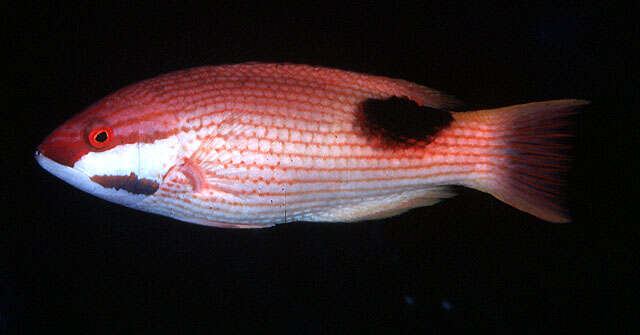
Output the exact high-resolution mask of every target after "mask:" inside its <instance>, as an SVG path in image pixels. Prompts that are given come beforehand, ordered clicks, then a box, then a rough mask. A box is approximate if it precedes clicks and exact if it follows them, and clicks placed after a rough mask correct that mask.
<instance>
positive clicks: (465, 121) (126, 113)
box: [36, 63, 585, 227]
mask: <svg viewBox="0 0 640 335" xmlns="http://www.w3.org/2000/svg"><path fill="white" fill-rule="evenodd" d="M390 97H399V98H401V99H408V100H411V101H413V102H414V103H415V105H416V108H422V107H420V106H423V107H424V108H427V107H429V108H436V109H444V110H447V109H450V108H453V107H456V106H459V103H458V102H457V101H456V100H455V99H453V98H451V97H449V96H447V95H445V94H442V93H440V92H438V91H435V90H433V89H430V88H426V87H423V86H420V85H417V84H414V83H410V82H407V81H404V80H400V79H390V78H385V77H379V76H372V75H365V74H358V73H353V72H347V71H341V70H335V69H326V68H321V67H313V66H307V65H294V64H260V63H249V64H238V65H227V66H215V67H200V68H194V69H189V70H183V71H178V72H174V73H170V74H166V75H162V76H159V77H156V78H152V79H149V80H146V81H142V82H140V83H137V84H133V85H130V86H128V87H125V88H123V89H121V90H119V91H117V92H115V93H114V94H112V95H110V96H107V97H105V98H104V99H103V100H101V101H99V102H97V103H95V104H94V105H92V106H90V107H89V108H88V109H87V110H86V111H85V112H83V113H81V114H79V115H78V116H76V117H74V118H73V119H71V120H70V121H68V122H67V123H65V125H63V126H62V127H60V128H59V129H58V130H56V131H55V132H54V133H52V135H50V136H49V137H48V138H47V140H45V142H43V144H42V145H41V146H40V147H39V151H38V153H37V155H36V156H37V158H39V157H46V159H49V160H52V161H53V162H54V163H48V162H47V163H46V164H44V165H43V166H45V165H46V166H54V167H56V166H55V165H53V164H61V165H63V166H65V167H70V168H72V169H83V170H82V173H84V174H85V175H87V176H88V177H90V178H93V179H92V180H106V179H105V178H103V177H101V176H99V175H98V176H97V177H96V176H93V177H92V173H94V172H93V171H94V170H96V168H92V167H91V166H92V165H91V164H98V163H92V162H98V161H100V162H102V163H100V164H101V165H102V167H101V168H100V171H103V170H104V169H105V167H104V165H105V164H109V163H104V161H105V158H101V157H105V155H112V156H113V157H117V155H122V156H121V157H125V155H128V156H126V157H134V158H131V159H136V158H135V155H134V154H127V153H130V152H131V150H138V151H139V152H142V151H140V150H142V149H141V148H143V149H144V150H145V151H144V152H145V153H146V152H148V153H149V154H148V155H149V156H148V157H147V156H145V157H142V158H140V157H138V158H137V160H138V161H137V162H122V164H129V165H128V166H131V168H130V169H131V170H132V171H127V168H126V167H119V168H118V169H119V170H118V171H119V172H117V173H119V175H122V176H123V178H124V176H129V175H131V176H135V178H129V179H127V180H128V181H127V182H129V183H131V182H144V183H147V184H145V185H146V186H145V188H139V187H138V188H135V187H128V186H127V185H126V184H122V185H121V186H118V185H120V184H118V183H117V181H118V180H119V179H118V177H116V178H115V179H114V178H113V176H111V177H109V179H108V180H109V181H110V184H109V187H115V188H116V190H117V189H118V188H122V189H129V190H134V189H144V190H148V189H150V187H155V189H156V190H155V192H153V193H152V194H149V195H145V196H144V197H138V195H131V196H128V197H129V198H130V199H134V200H131V201H130V202H127V204H126V205H127V206H129V207H133V208H137V209H140V210H144V211H148V212H152V213H157V214H161V215H165V216H170V217H173V218H177V219H180V220H183V221H187V222H193V223H199V224H207V225H214V226H221V227H263V226H270V225H273V224H277V223H282V222H290V221H356V220H362V219H376V218H382V217H387V216H390V215H395V214H398V213H401V212H403V211H406V210H408V209H410V208H414V207H419V206H424V205H430V204H433V203H435V202H437V201H439V200H440V199H442V198H446V197H449V196H451V195H452V194H451V193H450V192H448V191H447V189H446V186H447V185H462V186H467V187H472V188H476V189H479V190H482V191H485V192H489V193H491V194H493V195H494V196H496V197H497V198H499V199H501V200H503V201H505V202H507V203H510V204H511V205H513V206H516V207H518V208H520V209H523V210H525V211H527V212H529V213H532V214H534V215H537V216H539V217H542V218H544V219H546V220H550V221H565V220H566V215H565V214H562V211H563V208H561V207H558V206H555V207H554V206H552V205H553V204H552V203H553V202H554V199H555V198H556V197H557V196H558V194H557V192H556V188H555V185H556V184H559V183H560V180H557V179H554V178H555V177H553V176H552V171H551V168H544V167H540V162H542V161H548V160H549V157H553V155H555V154H556V152H557V151H559V148H560V146H555V144H554V145H552V146H551V147H544V146H542V145H541V144H542V143H541V142H544V141H547V142H548V141H549V138H552V137H553V136H554V134H555V133H554V131H555V126H554V122H555V121H557V120H559V119H560V118H562V117H564V116H566V115H567V114H568V112H570V111H572V110H574V109H575V108H577V107H579V106H581V105H584V104H585V102H584V101H580V100H558V101H550V102H541V103H533V104H528V105H519V106H511V107H506V108H503V109H497V110H482V111H472V112H461V113H456V112H450V113H451V115H452V120H453V121H452V122H451V123H450V124H448V125H447V126H446V127H444V128H443V129H441V130H439V131H438V132H437V133H436V135H435V136H434V137H433V138H430V139H426V138H425V139H418V140H416V141H414V142H407V143H405V144H402V145H400V144H398V145H388V144H387V143H386V142H385V141H384V140H383V139H382V138H377V137H376V136H377V135H372V134H371V133H370V132H368V128H367V127H368V125H367V124H365V123H363V121H362V117H363V115H364V114H363V113H366V112H367V111H366V110H363V107H362V106H363V105H362V102H363V101H365V100H368V99H370V100H374V101H385V99H388V98H390ZM555 111H557V112H558V113H556V114H555V115H554V114H553V112H555ZM423 112H424V113H429V110H425V111H423ZM549 120H551V121H553V122H549ZM96 123H97V124H98V125H102V124H103V123H104V124H106V126H108V127H110V129H113V137H114V142H113V144H112V145H111V147H109V148H108V149H107V150H106V151H104V152H103V151H99V150H95V148H91V147H90V146H87V145H86V140H84V141H81V140H79V138H80V139H82V136H86V135H85V134H86V133H87V130H86V129H89V128H91V127H94V126H95V125H94V124H96ZM532 125H536V126H537V127H540V129H541V132H540V134H541V135H540V134H538V133H537V132H536V133H532V129H535V128H532ZM425 126H426V127H428V125H425ZM547 133H548V134H547ZM79 134H81V135H79ZM532 148H533V149H532ZM38 155H40V156H38ZM536 155H538V156H536ZM560 155H563V154H562V153H560ZM563 157H564V156H563ZM39 159H44V158H39ZM523 163H524V165H523ZM41 164H43V163H42V162H41ZM47 164H48V165H47ZM136 164H138V167H137V168H135V165H136ZM554 164H555V165H554ZM551 165H552V166H551V167H554V168H555V167H562V166H564V165H565V163H564V162H559V163H558V162H556V163H553V164H551ZM523 166H524V168H523ZM532 166H535V167H536V169H538V170H539V171H540V173H539V176H541V177H543V178H541V179H537V180H536V181H537V182H539V183H540V184H539V185H536V184H535V182H536V181H534V184H533V185H531V181H530V180H531V178H534V177H532V175H533V173H528V174H527V170H526V169H527V168H529V167H532ZM56 168H57V167H56ZM142 168H144V169H142ZM107 170H108V168H107ZM56 171H57V170H56ZM65 171H66V170H65ZM52 172H53V171H52ZM127 172H130V174H127ZM56 173H58V172H56ZM64 173H66V172H64ZM69 173H71V172H69ZM74 173H75V172H74ZM101 173H103V172H101ZM114 173H116V172H114ZM54 174H55V173H54ZM101 178H102V179H101ZM123 180H124V179H123ZM67 181H68V182H70V183H72V184H73V183H74V182H76V181H69V180H67ZM76 183H79V182H76ZM122 183H125V182H124V181H122ZM114 185H115V186H114ZM154 185H155V186H154ZM538 186H539V187H538ZM79 187H80V186H79ZM83 187H84V188H88V189H91V188H92V187H94V186H93V185H92V184H91V185H89V186H83ZM527 187H528V188H527ZM545 187H546V188H547V189H551V191H550V192H547V191H544V189H545ZM81 188H82V187H81ZM106 188H108V187H106ZM120 191H122V190H120ZM100 192H111V191H109V190H101V191H100ZM118 192H119V191H118ZM545 192H546V193H545ZM105 194H107V193H105ZM108 194H111V193H108ZM102 197H104V198H108V199H109V200H111V201H116V200H113V199H117V197H116V196H112V195H108V196H107V195H105V196H102ZM114 197H116V198H114ZM129 198H127V199H129ZM550 199H551V200H550ZM116 202H117V201H116Z"/></svg>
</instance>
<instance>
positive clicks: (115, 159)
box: [73, 135, 180, 184]
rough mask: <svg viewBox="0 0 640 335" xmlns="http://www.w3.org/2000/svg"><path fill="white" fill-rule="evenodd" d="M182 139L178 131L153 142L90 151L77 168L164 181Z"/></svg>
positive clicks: (105, 173)
mask: <svg viewBox="0 0 640 335" xmlns="http://www.w3.org/2000/svg"><path fill="white" fill-rule="evenodd" d="M179 148H180V145H179V140H178V138H177V137H176V136H175V135H174V136H171V137H168V138H164V139H161V140H156V141H154V142H153V143H130V144H123V145H118V146H115V147H113V148H111V149H109V150H106V151H102V152H89V153H87V154H86V155H84V156H82V158H80V159H79V160H78V161H77V162H76V163H75V164H74V165H73V168H74V169H77V170H80V171H82V172H84V173H85V174H86V175H88V176H129V175H130V174H131V173H132V172H133V173H135V174H136V176H138V178H145V179H149V180H153V181H155V182H157V183H158V184H160V183H161V182H162V177H163V176H164V175H165V173H166V172H167V171H169V169H170V168H171V166H173V165H174V164H175V163H176V161H177V157H178V153H179V151H180V150H179Z"/></svg>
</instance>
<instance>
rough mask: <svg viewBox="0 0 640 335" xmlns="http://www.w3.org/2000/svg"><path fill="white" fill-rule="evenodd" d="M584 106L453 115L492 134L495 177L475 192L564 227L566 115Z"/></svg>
mask: <svg viewBox="0 0 640 335" xmlns="http://www.w3.org/2000/svg"><path fill="white" fill-rule="evenodd" d="M588 103H589V102H588V101H584V100H553V101H544V102H533V103H528V104H523V105H516V106H509V107H504V108H499V109H493V110H486V111H477V112H466V113H458V114H457V115H459V116H458V117H456V119H460V120H464V121H472V122H475V121H477V122H481V123H483V124H484V125H485V126H488V127H490V129H493V131H495V132H493V131H492V132H493V133H494V134H498V137H497V141H498V142H497V144H496V150H498V152H497V153H496V157H498V158H497V159H496V162H494V163H495V164H497V169H496V171H495V172H494V173H493V175H494V176H495V177H496V178H491V179H487V180H486V181H485V180H483V181H481V182H479V185H477V186H478V188H479V189H480V190H482V191H485V192H488V193H490V194H491V195H493V196H495V197H496V198H498V199H500V200H502V201H504V202H505V203H507V204H509V205H511V206H513V207H515V208H518V209H520V210H522V211H525V212H527V213H530V214H532V215H534V216H537V217H538V218H541V219H543V220H546V221H550V222H569V221H570V218H569V213H568V211H567V206H566V200H565V198H564V196H563V193H564V192H563V189H564V188H565V186H566V174H567V170H568V164H569V157H568V151H569V149H570V144H569V141H568V139H569V137H571V134H570V132H569V125H570V122H569V121H570V120H569V118H568V117H569V116H570V115H572V114H574V113H575V112H576V110H577V109H578V108H580V107H582V106H584V105H587V104H588Z"/></svg>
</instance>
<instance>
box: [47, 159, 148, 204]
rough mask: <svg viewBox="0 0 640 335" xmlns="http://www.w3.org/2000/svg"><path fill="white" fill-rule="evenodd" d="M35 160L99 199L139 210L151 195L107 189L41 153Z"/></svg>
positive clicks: (84, 174) (123, 189)
mask: <svg viewBox="0 0 640 335" xmlns="http://www.w3.org/2000/svg"><path fill="white" fill-rule="evenodd" d="M35 159H36V161H37V162H38V164H40V166H41V167H42V168H43V169H45V170H47V171H48V172H49V173H51V174H52V175H54V176H56V177H58V178H60V179H62V180H63V181H65V182H66V183H68V184H70V185H72V186H74V187H76V188H78V189H80V190H82V191H84V192H87V193H89V194H92V195H94V196H96V197H98V198H101V199H104V200H107V201H110V202H114V203H117V204H121V205H123V206H127V207H131V208H137V207H136V204H138V203H139V202H141V201H142V200H144V199H145V198H146V197H147V196H149V194H151V193H150V192H145V193H132V192H129V191H127V190H126V189H125V188H115V187H105V186H103V185H101V184H100V183H98V182H95V181H93V180H92V177H90V176H88V175H87V174H86V173H84V172H82V171H80V170H79V169H75V168H73V167H69V166H66V165H64V164H60V163H58V162H56V161H54V160H53V159H50V158H49V157H47V156H45V155H44V154H43V153H42V152H40V151H36V152H35ZM124 178H128V177H124ZM111 186H112V185H111ZM152 186H155V189H157V185H152Z"/></svg>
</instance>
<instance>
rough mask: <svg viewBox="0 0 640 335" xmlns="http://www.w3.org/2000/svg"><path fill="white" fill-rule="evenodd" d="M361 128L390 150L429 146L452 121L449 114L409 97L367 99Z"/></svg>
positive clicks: (362, 109)
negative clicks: (421, 104) (422, 104)
mask: <svg viewBox="0 0 640 335" xmlns="http://www.w3.org/2000/svg"><path fill="white" fill-rule="evenodd" d="M360 113H361V115H360V125H359V126H360V128H361V129H362V130H363V132H364V134H365V135H366V136H370V137H372V138H375V139H377V140H378V141H380V144H382V145H384V146H389V147H395V146H401V147H406V146H412V145H416V144H420V145H426V144H429V143H430V142H431V141H432V140H433V138H435V136H436V135H437V134H438V132H439V131H440V130H442V129H445V128H447V127H448V126H449V125H450V124H451V122H452V121H453V116H451V113H450V112H449V111H444V110H439V109H435V108H431V107H425V106H420V105H418V104H417V103H415V102H414V101H412V100H410V99H407V98H399V97H391V98H389V99H384V100H381V99H367V100H365V101H364V102H362V104H361V108H360Z"/></svg>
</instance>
